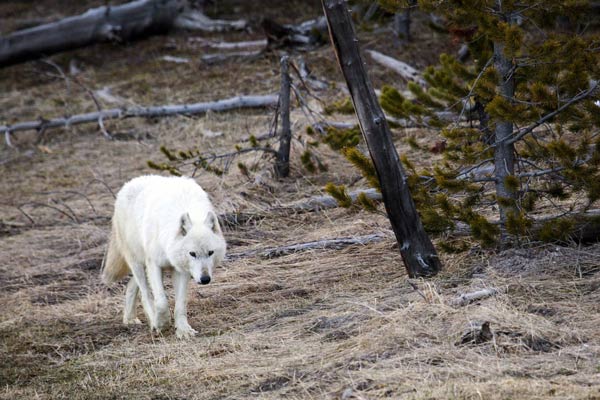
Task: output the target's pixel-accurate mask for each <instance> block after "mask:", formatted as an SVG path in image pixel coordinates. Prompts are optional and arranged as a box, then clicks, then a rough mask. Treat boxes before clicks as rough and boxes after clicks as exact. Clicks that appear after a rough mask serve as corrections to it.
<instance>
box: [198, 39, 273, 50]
mask: <svg viewBox="0 0 600 400" xmlns="http://www.w3.org/2000/svg"><path fill="white" fill-rule="evenodd" d="M188 41H189V42H192V43H199V44H200V45H202V46H205V47H209V48H211V49H217V50H243V49H246V50H247V49H253V48H259V49H264V48H265V47H267V39H260V40H248V41H242V42H214V41H211V40H207V39H204V38H189V39H188Z"/></svg>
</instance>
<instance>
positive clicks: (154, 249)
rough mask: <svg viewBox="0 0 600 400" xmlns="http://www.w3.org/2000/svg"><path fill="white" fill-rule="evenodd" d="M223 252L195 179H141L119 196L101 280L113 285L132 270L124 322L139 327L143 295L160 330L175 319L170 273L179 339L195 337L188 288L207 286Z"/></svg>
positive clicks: (216, 224)
mask: <svg viewBox="0 0 600 400" xmlns="http://www.w3.org/2000/svg"><path fill="white" fill-rule="evenodd" d="M225 249H226V244H225V239H224V238H223V233H222V231H221V227H220V226H219V221H218V219H217V216H216V214H215V212H214V210H213V207H212V204H211V203H210V200H209V199H208V196H207V194H206V192H205V191H204V190H202V188H201V187H200V186H199V185H198V184H197V183H196V182H195V181H194V180H192V179H190V178H179V177H169V178H167V177H162V176H157V175H148V176H141V177H138V178H135V179H132V180H131V181H129V182H127V183H126V184H125V185H124V186H123V188H122V189H121V190H120V191H119V193H118V194H117V200H116V202H115V212H114V216H113V219H112V230H111V236H110V239H109V242H108V250H107V252H106V256H105V258H104V265H103V267H102V278H103V280H104V282H106V283H110V282H115V281H117V280H119V279H121V278H123V277H124V276H126V275H128V273H129V271H131V273H132V274H133V277H132V278H131V279H130V281H129V283H128V285H127V290H126V294H125V309H124V313H123V323H125V324H131V323H139V320H138V319H137V318H136V315H135V309H136V300H137V294H138V291H139V293H140V295H141V298H142V305H143V308H144V312H145V313H146V316H147V317H148V320H149V321H150V326H151V328H152V329H156V330H157V331H160V330H161V329H162V328H164V327H165V326H166V325H167V324H169V323H170V319H171V315H170V312H169V304H168V301H167V296H166V294H165V289H164V285H163V271H164V270H165V269H169V268H172V269H173V270H174V272H173V287H174V289H175V312H174V314H175V328H176V334H177V337H179V338H186V337H191V336H194V335H195V334H196V333H197V332H196V330H194V329H193V328H192V327H191V326H190V325H189V324H188V321H187V312H186V307H187V283H188V281H189V280H190V277H192V278H194V280H195V281H196V282H198V283H201V284H208V283H209V282H210V281H211V279H212V274H213V269H214V268H215V267H216V266H217V265H218V264H219V263H220V262H221V261H222V260H223V258H224V257H225ZM148 286H149V287H148ZM150 291H151V292H150Z"/></svg>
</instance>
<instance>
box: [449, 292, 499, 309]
mask: <svg viewBox="0 0 600 400" xmlns="http://www.w3.org/2000/svg"><path fill="white" fill-rule="evenodd" d="M503 291H504V289H499V288H489V289H482V290H478V291H476V292H471V293H464V294H461V295H460V296H458V297H456V298H454V299H452V300H450V301H448V304H449V305H451V306H454V307H462V306H466V305H467V304H471V303H473V302H474V301H477V300H482V299H485V298H488V297H491V296H495V295H497V294H498V293H502V292H503Z"/></svg>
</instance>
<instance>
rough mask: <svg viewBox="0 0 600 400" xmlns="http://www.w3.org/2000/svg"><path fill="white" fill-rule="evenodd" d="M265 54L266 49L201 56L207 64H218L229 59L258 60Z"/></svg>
mask: <svg viewBox="0 0 600 400" xmlns="http://www.w3.org/2000/svg"><path fill="white" fill-rule="evenodd" d="M263 54H264V49H261V50H251V51H232V52H229V53H209V54H204V55H202V56H201V57H200V60H201V61H202V62H203V63H205V64H218V63H221V62H224V61H229V60H246V61H252V60H256V59H258V58H260V57H262V55H263Z"/></svg>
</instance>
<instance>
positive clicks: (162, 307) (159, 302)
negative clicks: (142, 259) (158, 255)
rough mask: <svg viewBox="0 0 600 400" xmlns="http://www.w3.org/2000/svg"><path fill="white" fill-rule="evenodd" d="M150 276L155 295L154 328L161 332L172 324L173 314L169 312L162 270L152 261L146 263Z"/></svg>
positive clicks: (149, 279)
mask: <svg viewBox="0 0 600 400" xmlns="http://www.w3.org/2000/svg"><path fill="white" fill-rule="evenodd" d="M146 269H147V274H148V283H149V284H150V289H152V294H153V295H154V326H153V328H154V329H156V330H157V331H158V332H160V331H161V330H162V329H163V328H164V327H165V326H167V325H169V323H170V322H171V313H170V312H169V301H168V300H167V295H166V294H165V286H164V285H163V279H162V272H163V271H162V268H160V267H158V266H157V265H156V264H154V263H153V262H151V261H149V262H148V261H147V262H146Z"/></svg>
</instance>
